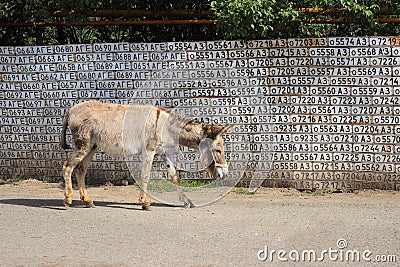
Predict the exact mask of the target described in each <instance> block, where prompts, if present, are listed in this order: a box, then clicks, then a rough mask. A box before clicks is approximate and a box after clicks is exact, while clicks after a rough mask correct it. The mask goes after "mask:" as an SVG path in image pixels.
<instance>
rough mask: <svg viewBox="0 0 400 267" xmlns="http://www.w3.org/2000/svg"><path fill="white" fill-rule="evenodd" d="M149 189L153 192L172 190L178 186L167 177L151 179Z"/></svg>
mask: <svg viewBox="0 0 400 267" xmlns="http://www.w3.org/2000/svg"><path fill="white" fill-rule="evenodd" d="M147 189H148V190H150V191H153V192H157V193H162V192H172V191H175V190H176V186H175V185H174V184H173V183H172V182H171V181H170V180H165V179H159V180H150V181H149V183H148V185H147Z"/></svg>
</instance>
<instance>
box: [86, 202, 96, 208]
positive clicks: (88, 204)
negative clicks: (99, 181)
mask: <svg viewBox="0 0 400 267" xmlns="http://www.w3.org/2000/svg"><path fill="white" fill-rule="evenodd" d="M86 208H96V205H94V203H93V202H91V203H86Z"/></svg>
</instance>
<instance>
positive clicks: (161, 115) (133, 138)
mask: <svg viewBox="0 0 400 267" xmlns="http://www.w3.org/2000/svg"><path fill="white" fill-rule="evenodd" d="M68 126H69V128H70V131H71V134H72V138H73V141H74V144H75V147H74V151H73V153H72V154H71V156H70V157H69V158H68V159H67V160H66V161H65V162H64V163H63V167H62V172H63V177H64V180H65V199H64V205H65V207H66V208H68V207H69V206H70V205H71V204H72V193H73V191H72V182H71V174H72V172H73V171H74V170H75V175H76V179H77V182H78V189H79V194H80V197H81V199H82V200H83V201H84V202H85V203H86V206H87V207H94V204H93V200H92V199H91V198H90V197H89V196H88V194H87V191H86V189H85V175H86V171H87V168H88V167H89V165H90V163H91V161H92V160H93V156H94V153H95V152H96V150H97V149H98V148H99V149H102V150H103V151H104V152H105V153H107V154H109V155H111V156H114V157H129V156H132V155H141V156H142V162H141V192H140V198H139V201H140V203H141V204H142V208H143V209H144V210H149V209H150V201H149V200H148V199H147V184H148V182H149V178H150V171H151V166H152V162H153V159H154V156H155V155H161V156H163V158H164V159H165V160H166V163H167V167H168V173H169V174H170V176H171V179H172V182H173V183H174V184H175V185H176V188H177V191H178V194H179V199H180V201H182V202H183V203H184V206H185V207H193V206H194V205H193V202H192V201H191V200H190V199H189V198H188V197H187V196H186V195H185V194H184V193H183V192H182V189H181V188H180V185H179V183H180V182H179V177H178V173H177V171H176V169H175V166H174V163H173V160H172V159H171V155H172V152H173V151H175V149H176V148H177V147H178V146H180V145H181V146H185V147H189V148H193V149H195V150H197V151H200V153H201V154H200V159H201V161H202V163H203V165H205V166H206V167H207V171H208V172H209V173H210V175H211V176H212V177H214V178H215V177H217V178H221V179H223V178H224V177H225V176H226V175H227V174H228V164H227V161H226V159H225V154H224V146H223V144H224V142H223V140H222V138H221V136H222V135H224V134H225V133H226V132H227V131H228V130H229V128H230V127H231V126H232V125H226V126H221V125H216V124H205V123H200V122H198V121H197V120H193V119H188V118H184V117H182V116H181V115H179V114H177V113H174V112H172V111H171V110H168V109H165V108H162V107H157V106H151V105H120V104H110V103H101V102H98V101H94V100H91V101H87V102H82V103H79V104H77V105H75V106H73V107H71V108H70V109H69V110H68V111H67V112H66V114H65V115H64V119H63V128H62V134H61V142H60V145H61V147H62V148H63V149H70V148H71V147H70V146H69V145H68V144H67V141H66V131H67V127H68Z"/></svg>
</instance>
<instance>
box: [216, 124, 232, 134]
mask: <svg viewBox="0 0 400 267" xmlns="http://www.w3.org/2000/svg"><path fill="white" fill-rule="evenodd" d="M232 126H233V124H227V125H225V126H224V127H222V129H221V130H220V131H219V132H218V135H224V134H226V133H227V132H228V130H229V129H230V128H232Z"/></svg>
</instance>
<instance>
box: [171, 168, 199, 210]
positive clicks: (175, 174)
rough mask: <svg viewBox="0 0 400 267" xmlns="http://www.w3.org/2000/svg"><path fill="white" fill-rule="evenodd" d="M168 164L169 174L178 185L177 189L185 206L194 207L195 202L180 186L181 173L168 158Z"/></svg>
mask: <svg viewBox="0 0 400 267" xmlns="http://www.w3.org/2000/svg"><path fill="white" fill-rule="evenodd" d="M167 165H168V172H169V175H171V178H172V183H173V184H174V185H176V190H177V191H178V195H179V200H180V201H182V202H183V204H184V205H185V208H193V207H194V204H193V202H192V201H191V200H190V199H189V198H188V197H187V196H186V195H185V193H183V191H182V188H181V186H180V179H179V175H178V172H177V171H176V169H175V167H174V165H173V164H172V163H171V162H169V160H167Z"/></svg>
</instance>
